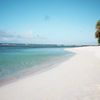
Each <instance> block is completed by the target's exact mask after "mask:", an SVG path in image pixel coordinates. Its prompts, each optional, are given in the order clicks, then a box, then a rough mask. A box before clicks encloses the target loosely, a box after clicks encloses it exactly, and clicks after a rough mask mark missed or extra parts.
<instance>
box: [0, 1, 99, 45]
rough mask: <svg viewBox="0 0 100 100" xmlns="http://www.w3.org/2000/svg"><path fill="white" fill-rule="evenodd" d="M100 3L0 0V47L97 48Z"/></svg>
mask: <svg viewBox="0 0 100 100" xmlns="http://www.w3.org/2000/svg"><path fill="white" fill-rule="evenodd" d="M99 19H100V0H0V43H33V44H65V45H83V44H84V45H88V44H90V45H91V44H96V43H97V40H96V38H95V31H96V29H95V25H96V22H97V21H98V20H99Z"/></svg>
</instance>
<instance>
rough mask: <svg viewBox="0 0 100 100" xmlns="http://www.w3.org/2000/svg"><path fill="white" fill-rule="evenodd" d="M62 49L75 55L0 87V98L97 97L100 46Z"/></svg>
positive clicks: (99, 97)
mask: <svg viewBox="0 0 100 100" xmlns="http://www.w3.org/2000/svg"><path fill="white" fill-rule="evenodd" d="M65 50H67V51H69V52H73V53H75V55H74V56H73V57H71V58H69V59H67V60H65V61H64V62H61V63H59V64H57V65H53V66H54V67H53V68H52V69H49V70H47V71H43V72H41V73H38V74H36V75H32V74H31V75H29V76H27V77H25V78H22V79H19V80H17V81H15V82H12V83H9V84H6V85H4V86H2V87H0V100H100V46H87V47H77V48H65ZM55 66H56V67H55Z"/></svg>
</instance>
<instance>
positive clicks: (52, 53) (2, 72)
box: [0, 47, 72, 80]
mask: <svg viewBox="0 0 100 100" xmlns="http://www.w3.org/2000/svg"><path fill="white" fill-rule="evenodd" d="M71 55H72V53H70V52H67V51H64V49H63V48H24V47H21V48H19V47H0V80H2V79H5V78H8V77H11V76H15V75H17V74H20V73H22V72H23V71H24V70H27V69H28V70H29V69H31V68H32V70H36V69H40V67H41V66H42V67H43V65H51V64H53V63H54V62H56V61H60V60H61V59H64V58H67V57H69V56H71ZM42 67H41V68H42ZM45 67H48V66H45ZM43 68H44V67H43Z"/></svg>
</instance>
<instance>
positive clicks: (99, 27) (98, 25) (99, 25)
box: [95, 20, 100, 45]
mask: <svg viewBox="0 0 100 100" xmlns="http://www.w3.org/2000/svg"><path fill="white" fill-rule="evenodd" d="M96 29H97V31H96V33H95V36H96V38H98V44H99V45H100V20H98V21H97V23H96Z"/></svg>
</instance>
